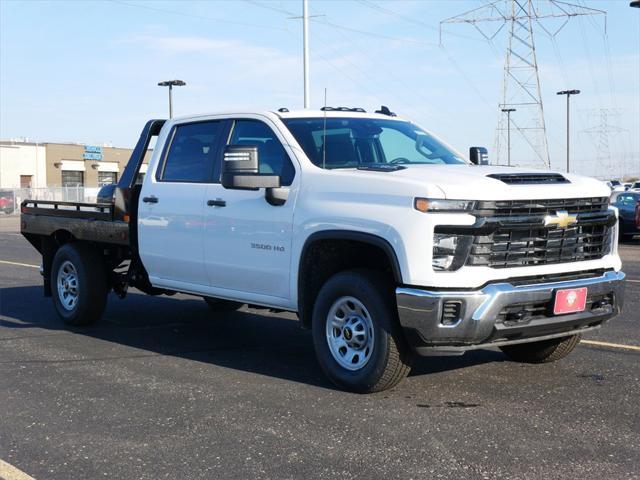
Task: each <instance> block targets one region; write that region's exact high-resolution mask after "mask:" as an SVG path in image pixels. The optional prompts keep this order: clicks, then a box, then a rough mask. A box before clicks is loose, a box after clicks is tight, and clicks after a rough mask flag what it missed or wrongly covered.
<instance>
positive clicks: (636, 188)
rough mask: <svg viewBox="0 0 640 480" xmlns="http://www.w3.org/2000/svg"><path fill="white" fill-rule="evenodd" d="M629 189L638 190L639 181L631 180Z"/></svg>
mask: <svg viewBox="0 0 640 480" xmlns="http://www.w3.org/2000/svg"><path fill="white" fill-rule="evenodd" d="M629 190H640V182H633V183H632V184H631V188H630V189H629Z"/></svg>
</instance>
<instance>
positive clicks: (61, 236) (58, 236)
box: [51, 230, 76, 247]
mask: <svg viewBox="0 0 640 480" xmlns="http://www.w3.org/2000/svg"><path fill="white" fill-rule="evenodd" d="M51 238H52V239H53V240H54V241H55V243H56V244H57V245H58V247H61V246H62V245H64V244H65V243H69V242H73V241H75V239H76V237H74V236H73V234H72V233H71V232H69V231H67V230H56V231H55V232H53V233H52V234H51Z"/></svg>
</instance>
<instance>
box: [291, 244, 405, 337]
mask: <svg viewBox="0 0 640 480" xmlns="http://www.w3.org/2000/svg"><path fill="white" fill-rule="evenodd" d="M323 233H324V232H323ZM337 235H339V236H337V237H333V238H331V237H330V235H327V234H323V235H318V237H319V238H310V239H309V240H307V243H306V244H305V246H304V248H303V250H302V257H301V259H300V267H299V273H298V316H299V317H300V320H301V321H302V324H303V325H304V326H305V327H310V326H311V317H312V314H313V305H314V304H315V299H316V297H317V296H318V292H320V289H321V288H322V285H324V283H325V282H326V281H327V280H328V279H329V278H330V277H332V276H333V275H335V274H336V273H338V272H341V271H344V270H351V269H354V268H371V269H375V270H380V271H382V272H385V273H386V274H387V275H389V278H392V279H393V280H394V281H395V282H396V283H401V282H402V279H401V274H400V268H399V266H398V260H397V258H396V256H395V253H394V251H393V248H392V247H391V245H390V244H389V243H388V242H387V241H386V240H384V239H382V238H380V237H376V236H374V235H369V234H359V233H357V232H353V233H351V232H344V233H342V232H341V233H339V234H337Z"/></svg>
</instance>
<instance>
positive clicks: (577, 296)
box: [553, 287, 587, 315]
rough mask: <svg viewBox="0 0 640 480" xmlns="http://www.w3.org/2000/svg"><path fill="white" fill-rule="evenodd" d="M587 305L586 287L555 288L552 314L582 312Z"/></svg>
mask: <svg viewBox="0 0 640 480" xmlns="http://www.w3.org/2000/svg"><path fill="white" fill-rule="evenodd" d="M586 306H587V287H581V288H566V289H562V290H556V292H555V298H554V300H553V314H554V315H563V314H566V313H577V312H583V311H584V309H585V308H586Z"/></svg>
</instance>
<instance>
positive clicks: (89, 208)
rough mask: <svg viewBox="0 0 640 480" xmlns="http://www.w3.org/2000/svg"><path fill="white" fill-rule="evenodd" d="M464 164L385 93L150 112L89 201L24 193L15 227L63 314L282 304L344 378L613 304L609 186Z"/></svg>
mask: <svg viewBox="0 0 640 480" xmlns="http://www.w3.org/2000/svg"><path fill="white" fill-rule="evenodd" d="M153 137H157V139H156V144H155V148H154V150H153V155H152V157H151V160H150V162H149V166H148V173H147V174H146V176H145V177H144V180H143V181H142V182H141V184H140V183H139V182H138V181H137V179H138V173H139V171H140V166H141V164H142V163H143V158H144V155H145V153H146V152H147V149H148V146H149V142H150V141H151V139H152V138H153ZM472 151H474V152H475V153H476V154H477V153H478V152H481V150H480V149H476V150H473V149H472ZM477 163H482V162H479V161H477V160H476V161H475V162H473V161H471V162H470V161H467V160H466V159H465V158H463V157H462V156H461V155H460V154H459V153H457V152H456V151H455V150H453V149H452V148H451V147H449V146H448V145H446V144H445V143H443V142H442V141H441V140H439V139H437V138H436V137H435V136H434V135H432V134H431V133H429V132H427V131H425V130H423V129H422V128H420V127H418V126H417V125H415V124H413V123H411V122H409V121H406V120H403V119H401V118H399V117H396V116H395V115H393V114H392V113H391V112H389V110H388V109H386V108H383V109H381V110H380V111H379V112H377V113H375V114H368V113H365V112H364V111H363V110H361V109H344V108H325V109H324V111H310V110H309V111H303V112H289V111H288V110H286V109H280V110H279V111H277V112H264V113H256V112H248V113H230V114H212V115H202V116H192V117H185V118H178V119H172V120H151V121H149V122H148V123H147V124H146V126H145V128H144V130H143V132H142V134H141V137H140V140H139V141H138V143H137V145H136V148H135V150H134V151H133V153H132V156H131V159H130V160H129V163H128V165H127V167H126V169H125V170H124V172H123V175H122V177H121V178H120V180H119V182H118V183H117V185H113V186H111V187H105V188H103V190H102V191H101V193H100V195H99V199H98V202H97V203H93V204H90V203H69V202H52V201H39V200H27V201H25V202H23V204H22V206H21V209H22V210H21V211H22V217H21V229H22V233H23V235H24V236H25V237H26V238H27V239H28V240H29V242H31V244H32V245H33V246H34V247H35V248H37V249H38V250H39V252H40V253H41V254H42V271H43V276H44V293H45V295H48V296H52V297H53V303H54V306H55V309H56V311H57V312H58V314H59V315H60V316H61V317H62V318H63V319H64V320H65V321H66V322H68V323H69V324H72V325H86V324H90V323H92V322H95V321H96V320H98V319H99V318H100V316H101V315H102V313H103V311H104V308H105V303H106V297H107V294H108V292H109V291H111V290H113V292H114V293H115V294H116V295H118V296H120V297H124V296H125V294H126V292H127V288H129V287H135V288H137V289H139V290H141V291H142V292H145V293H148V294H151V295H160V294H171V293H174V292H183V293H188V294H192V295H197V296H201V297H203V298H204V300H205V301H206V302H207V304H208V305H209V306H210V307H211V308H212V309H213V310H214V311H223V310H232V309H236V308H238V307H239V306H241V305H242V304H251V305H256V306H262V307H266V308H273V309H279V310H289V311H293V312H297V314H298V316H299V318H300V321H301V324H302V325H303V326H305V327H308V328H310V329H311V330H312V337H313V344H314V347H315V351H316V354H317V358H318V361H319V363H320V365H321V367H322V369H323V371H324V372H325V373H326V374H327V376H328V377H329V378H330V379H331V380H332V381H333V382H334V383H336V384H337V385H339V386H340V387H342V388H345V389H348V390H352V391H357V392H373V391H380V390H384V389H387V388H390V387H392V386H394V385H396V384H397V383H398V382H399V381H400V380H401V379H402V378H404V377H405V376H406V375H407V373H408V372H409V369H410V367H411V362H412V358H413V357H414V356H415V355H416V354H417V355H455V354H462V353H463V352H465V351H467V350H471V349H477V348H486V347H499V348H501V349H502V350H503V351H504V353H505V354H506V355H507V356H508V357H510V358H511V359H513V360H515V361H521V362H532V363H541V362H549V361H554V360H557V359H560V358H562V357H564V356H566V355H567V354H568V353H569V352H571V350H573V348H574V347H575V346H576V344H577V343H578V341H579V339H580V335H581V334H582V333H584V332H588V331H591V330H593V329H596V328H599V327H600V326H601V325H602V324H603V323H604V322H606V321H607V320H608V319H610V318H612V317H614V316H615V315H617V314H618V313H619V312H620V308H621V306H622V303H623V287H624V285H623V281H624V273H622V271H621V262H620V257H619V256H618V253H617V235H618V233H617V214H616V210H615V209H614V208H610V207H609V206H608V197H609V190H608V188H607V187H606V186H605V185H604V184H602V183H601V182H598V181H596V180H593V179H590V178H585V177H580V176H577V175H569V174H560V173H552V172H548V171H532V170H529V169H519V168H507V167H497V166H484V165H478V164H477Z"/></svg>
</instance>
